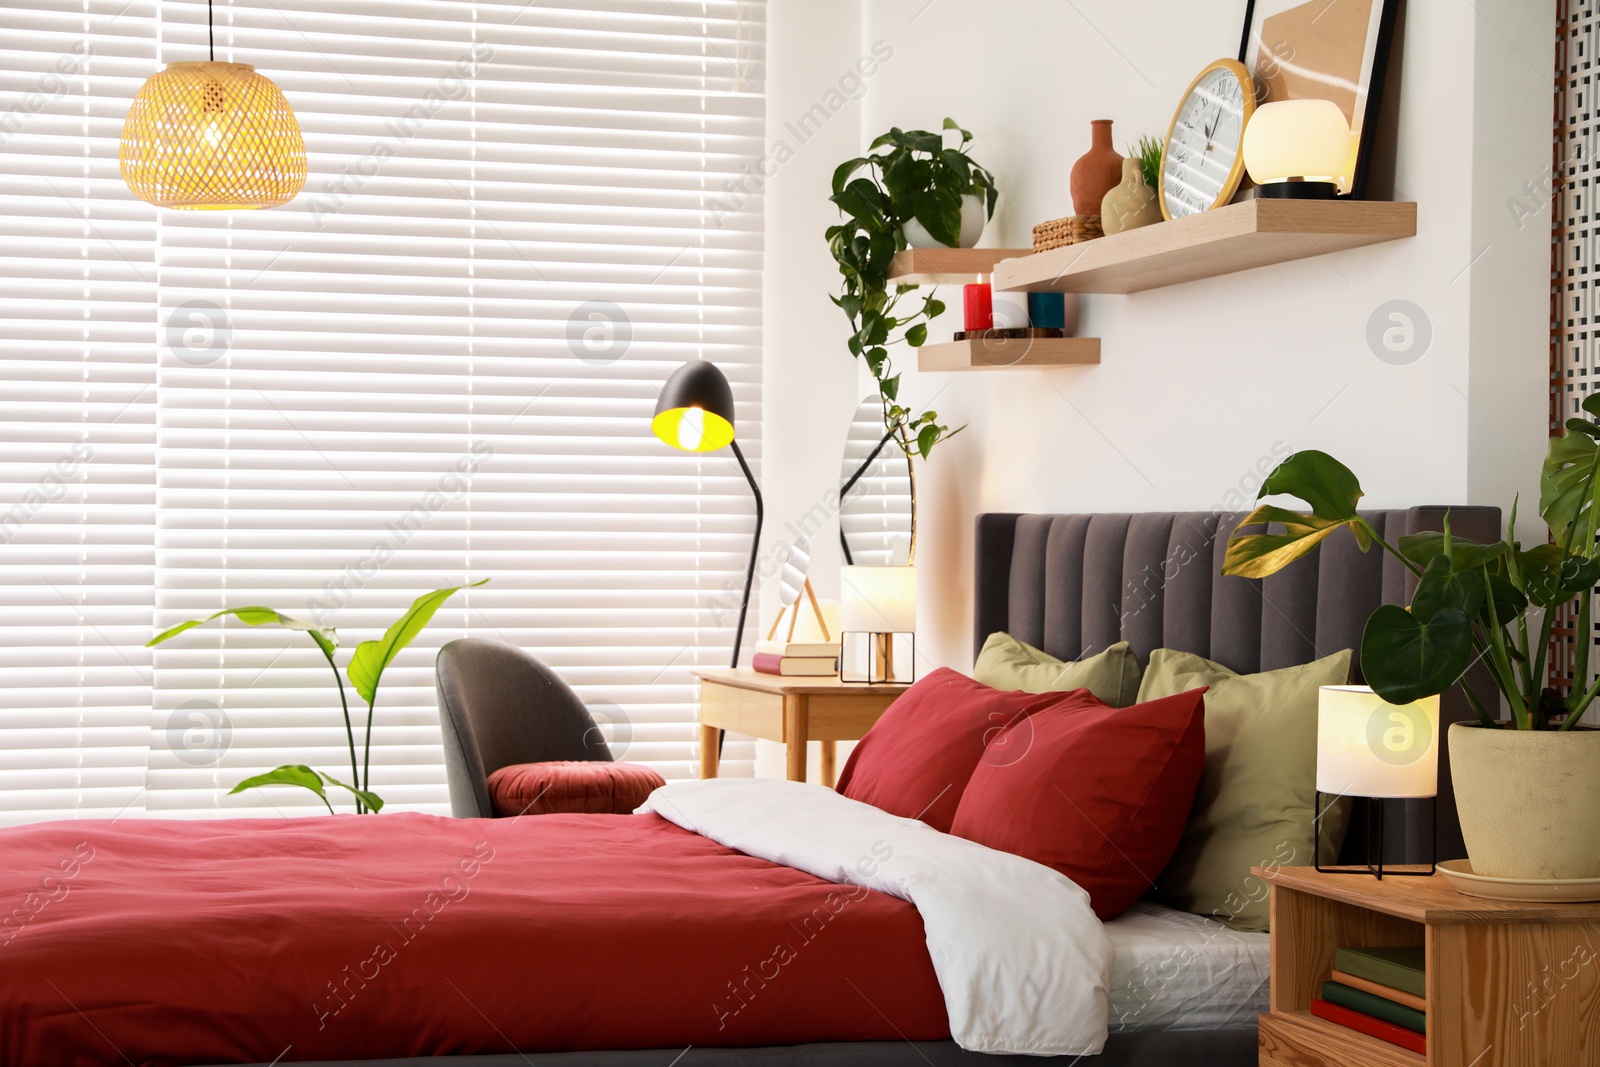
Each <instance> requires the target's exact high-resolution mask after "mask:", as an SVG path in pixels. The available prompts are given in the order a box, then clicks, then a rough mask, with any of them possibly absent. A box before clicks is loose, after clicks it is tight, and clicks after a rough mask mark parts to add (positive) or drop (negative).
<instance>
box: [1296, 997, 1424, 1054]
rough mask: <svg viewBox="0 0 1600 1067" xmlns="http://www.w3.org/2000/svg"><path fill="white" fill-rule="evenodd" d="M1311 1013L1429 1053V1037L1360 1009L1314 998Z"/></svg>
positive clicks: (1401, 1045)
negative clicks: (1352, 1009) (1356, 1009)
mask: <svg viewBox="0 0 1600 1067" xmlns="http://www.w3.org/2000/svg"><path fill="white" fill-rule="evenodd" d="M1311 1014H1312V1015H1315V1016H1316V1017H1317V1018H1319V1019H1326V1020H1328V1021H1329V1022H1330V1023H1338V1024H1339V1025H1340V1026H1348V1027H1349V1028H1350V1029H1352V1030H1359V1031H1361V1032H1362V1033H1363V1034H1367V1035H1368V1036H1370V1037H1376V1038H1378V1039H1379V1040H1382V1041H1387V1042H1389V1044H1391V1045H1399V1046H1400V1047H1401V1048H1408V1049H1410V1050H1411V1051H1412V1052H1415V1053H1417V1054H1419V1055H1422V1056H1426V1055H1427V1054H1428V1039H1427V1038H1425V1037H1423V1036H1422V1035H1421V1034H1419V1033H1417V1032H1416V1031H1415V1030H1407V1029H1406V1028H1405V1027H1403V1026H1396V1025H1394V1023H1386V1022H1384V1021H1383V1020H1382V1019H1374V1018H1373V1017H1372V1016H1370V1015H1363V1014H1362V1013H1361V1012H1359V1011H1351V1010H1350V1009H1349V1008H1341V1007H1340V1006H1339V1005H1337V1004H1330V1003H1328V1002H1327V1001H1326V1000H1313V1001H1312V1002H1311Z"/></svg>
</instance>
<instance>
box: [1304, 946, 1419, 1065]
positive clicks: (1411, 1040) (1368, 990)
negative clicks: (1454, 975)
mask: <svg viewBox="0 0 1600 1067" xmlns="http://www.w3.org/2000/svg"><path fill="white" fill-rule="evenodd" d="M1423 959H1424V955H1423V949H1422V948H1421V946H1418V947H1415V948H1342V949H1340V950H1339V951H1338V952H1337V953H1336V954H1335V955H1334V960H1333V977H1332V978H1331V979H1329V980H1328V981H1326V982H1323V983H1322V999H1321V1000H1313V1001H1312V1002H1311V1014H1313V1015H1315V1016H1318V1017H1319V1018H1323V1019H1327V1020H1328V1021H1329V1022H1334V1023H1338V1024H1339V1025H1340V1026H1348V1027H1349V1028H1350V1029H1352V1030H1359V1031H1361V1032H1362V1033H1363V1034H1369V1035H1371V1036H1372V1037H1376V1038H1381V1039H1382V1040H1384V1041H1387V1042H1389V1043H1390V1044H1391V1045H1399V1046H1400V1047H1401V1048H1407V1049H1410V1050H1411V1051H1412V1052H1417V1053H1421V1054H1423V1055H1427V1039H1426V1038H1425V1037H1424V1036H1423V1035H1424V1034H1426V1033H1427V1031H1428V1025H1427V1023H1428V1016H1427V1012H1426V1008H1427V1001H1426V1000H1424V999H1423V998H1424V996H1425V995H1426V990H1427V983H1426V981H1425V977H1426V971H1425V970H1424V968H1423Z"/></svg>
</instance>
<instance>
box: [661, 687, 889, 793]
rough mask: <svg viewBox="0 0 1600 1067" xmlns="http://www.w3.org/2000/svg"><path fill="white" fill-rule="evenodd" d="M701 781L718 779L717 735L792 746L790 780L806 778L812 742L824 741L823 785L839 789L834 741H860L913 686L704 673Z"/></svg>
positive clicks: (701, 709) (701, 724)
mask: <svg viewBox="0 0 1600 1067" xmlns="http://www.w3.org/2000/svg"><path fill="white" fill-rule="evenodd" d="M691 673H693V674H694V675H695V676H697V677H698V678H699V679H700V777H702V778H715V777H716V776H717V731H718V730H719V729H721V730H732V731H734V732H735V733H740V734H749V735H751V736H753V737H764V738H766V739H767V740H769V741H781V742H783V743H784V744H785V745H786V746H787V747H788V777H789V780H790V781H793V782H803V781H805V780H806V742H807V741H821V742H822V784H823V785H826V786H828V787H829V788H832V787H833V784H834V781H835V775H836V773H837V770H838V768H837V767H836V766H835V764H834V759H835V757H834V743H835V742H838V741H856V740H859V739H860V738H861V736H862V735H863V734H865V733H866V732H867V731H868V730H870V729H872V724H873V723H875V722H877V721H878V716H879V715H882V714H883V712H884V709H885V708H887V707H888V706H889V705H890V704H892V703H894V700H895V698H896V697H898V696H899V695H900V694H901V693H904V692H905V691H906V690H907V689H909V688H910V686H905V685H853V684H851V685H847V684H845V683H844V682H841V681H839V679H838V678H784V677H780V676H779V675H776V674H763V673H761V672H760V671H752V670H748V669H746V668H744V667H740V668H738V669H737V670H730V669H728V668H725V667H724V668H721V669H716V670H713V669H701V670H695V671H693V672H691Z"/></svg>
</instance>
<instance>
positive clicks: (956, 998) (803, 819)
mask: <svg viewBox="0 0 1600 1067" xmlns="http://www.w3.org/2000/svg"><path fill="white" fill-rule="evenodd" d="M639 811H640V812H654V813H655V814H657V815H659V816H661V817H662V818H663V819H666V820H667V821H668V822H672V823H676V824H677V825H678V826H681V827H683V828H684V829H686V830H692V831H694V832H695V833H697V834H700V835H701V836H702V837H708V838H710V839H711V840H713V841H716V842H717V843H718V844H722V845H726V846H728V847H729V848H734V849H738V850H739V851H740V852H743V853H746V854H748V855H751V856H755V857H758V858H760V859H764V860H769V861H771V862H773V863H781V864H783V865H785V866H788V867H793V868H795V869H796V870H801V871H805V872H806V873H807V874H811V875H814V876H816V877H818V878H823V879H826V880H827V881H830V882H837V883H840V884H843V885H859V886H865V887H867V888H868V889H875V890H878V891H879V892H882V893H888V894H889V895H890V896H895V897H899V898H900V899H901V900H907V901H910V902H911V903H912V904H914V905H916V908H917V911H918V912H920V913H921V915H922V925H923V927H924V929H925V930H926V931H927V935H928V953H929V955H930V956H932V957H933V969H934V973H935V974H937V975H938V978H939V986H940V988H941V989H942V990H943V991H944V1000H945V1008H946V1010H947V1011H948V1013H949V1016H950V1032H951V1036H953V1037H954V1038H955V1040H956V1043H957V1044H959V1045H960V1046H961V1047H962V1048H964V1049H970V1050H972V1051H974V1052H1009V1053H1021V1054H1027V1055H1036V1056H1045V1055H1052V1056H1054V1055H1084V1054H1089V1055H1092V1054H1094V1053H1098V1052H1099V1051H1100V1049H1101V1047H1102V1046H1103V1045H1104V1044H1105V1039H1106V1016H1107V1006H1106V1005H1107V988H1108V986H1109V982H1110V974H1111V958H1112V950H1111V942H1110V940H1109V939H1108V938H1107V936H1106V933H1105V929H1104V928H1103V927H1102V926H1101V924H1100V920H1098V919H1096V918H1095V916H1094V912H1093V911H1091V910H1090V908H1089V895H1088V894H1087V893H1086V892H1084V891H1083V890H1082V889H1080V888H1079V887H1078V886H1077V884H1076V883H1074V882H1073V881H1072V880H1070V879H1069V878H1067V877H1066V876H1065V875H1062V874H1060V873H1059V872H1057V871H1053V870H1051V869H1050V868H1048V867H1045V866H1044V865H1042V864H1038V863H1035V862H1033V861H1032V860H1027V859H1023V858H1022V857H1020V856H1013V855H1010V854H1009V853H1005V852H997V851H995V850H994V849H991V848H986V847H984V846H983V845H980V844H977V843H976V842H972V841H967V840H965V839H963V838H959V837H952V836H951V835H949V834H943V833H940V832H939V831H937V830H935V829H933V828H932V827H930V826H927V825H926V824H924V823H920V822H917V821H916V820H914V819H902V818H898V817H897V816H893V815H889V814H887V813H886V812H883V811H880V810H879V809H877V808H874V807H872V806H870V805H867V804H863V803H861V802H859V801H855V800H850V799H849V798H847V797H844V796H840V795H839V794H838V793H835V792H834V791H833V790H831V789H825V788H823V787H821V786H814V785H806V784H804V783H801V782H784V781H776V780H773V779H752V778H742V779H741V778H712V779H707V780H704V781H680V782H671V783H669V784H667V785H665V786H662V787H661V788H660V789H657V790H656V791H655V792H654V793H651V794H650V796H649V797H648V798H647V799H646V800H645V802H644V804H643V805H642V806H641V807H640V808H639Z"/></svg>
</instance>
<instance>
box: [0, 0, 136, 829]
mask: <svg viewBox="0 0 1600 1067" xmlns="http://www.w3.org/2000/svg"><path fill="white" fill-rule="evenodd" d="M156 6H157V5H156V3H155V2H154V0H148V2H146V0H135V2H134V3H131V4H128V3H125V0H88V2H87V3H84V4H82V5H81V6H80V5H76V4H75V5H73V10H68V9H67V8H66V5H61V4H52V3H50V2H49V0H31V2H24V3H21V4H16V3H12V4H8V5H7V6H6V7H5V8H4V9H3V10H0V30H3V32H0V307H3V308H4V310H5V314H4V327H3V329H0V388H3V390H4V399H3V403H0V612H3V617H0V670H3V672H4V676H3V681H0V821H5V822H18V821H26V820H31V819H43V818H60V817H69V816H73V815H85V816H100V817H111V816H114V815H116V814H117V812H119V811H120V810H122V809H123V808H124V807H126V806H127V805H129V804H137V802H138V799H139V796H140V793H141V790H142V788H143V785H144V774H145V753H146V749H147V747H148V742H149V722H150V706H151V664H150V655H149V653H148V652H147V651H146V650H145V649H143V648H142V647H141V646H142V645H143V643H144V641H145V640H147V639H148V637H149V627H150V621H151V611H150V606H151V603H152V598H153V596H154V578H155V573H154V563H155V529H154V524H153V522H152V517H153V515H154V507H155V502H156V489H155V444H156V436H157V431H156V422H155V410H156V392H155V382H156V366H155V359H154V351H153V348H152V344H151V339H152V337H153V335H154V327H155V321H156V318H155V293H156V285H155V282H156V271H155V253H154V250H155V237H156V224H155V218H154V215H153V213H152V211H151V209H150V208H148V207H146V206H145V205H143V204H140V203H138V202H137V201H135V200H133V199H132V197H131V196H129V195H128V192H127V189H126V188H125V187H123V185H122V181H121V179H120V177H119V176H118V174H117V137H118V134H119V133H120V132H121V129H122V118H123V115H124V114H126V112H127V105H126V103H121V101H127V100H129V99H131V98H132V94H133V93H134V92H136V91H137V90H138V88H139V85H140V84H141V83H142V82H143V80H144V78H145V77H147V76H148V75H149V72H150V71H151V69H152V65H153V64H154V63H155V59H156V52H157V43H156V21H155V15H156Z"/></svg>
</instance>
